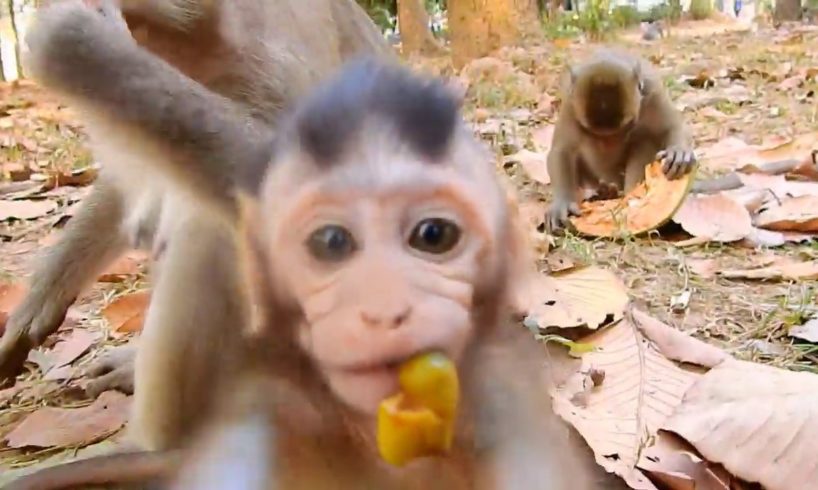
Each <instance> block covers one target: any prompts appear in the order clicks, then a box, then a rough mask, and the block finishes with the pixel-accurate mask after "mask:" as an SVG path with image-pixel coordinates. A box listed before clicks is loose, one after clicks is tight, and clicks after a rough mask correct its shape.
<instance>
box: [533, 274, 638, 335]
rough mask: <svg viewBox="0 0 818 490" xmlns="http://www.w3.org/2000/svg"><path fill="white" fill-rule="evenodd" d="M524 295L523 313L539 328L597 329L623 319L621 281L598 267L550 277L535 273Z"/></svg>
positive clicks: (624, 300) (625, 300) (624, 295)
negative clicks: (583, 327)
mask: <svg viewBox="0 0 818 490" xmlns="http://www.w3.org/2000/svg"><path fill="white" fill-rule="evenodd" d="M524 294H525V295H526V298H525V299H523V300H522V301H523V303H522V304H523V307H522V310H523V311H522V313H523V314H527V315H528V317H529V320H528V321H532V322H534V323H536V324H537V325H538V326H539V327H540V328H541V329H547V328H549V327H560V328H568V327H580V326H586V327H588V328H592V329H593V328H597V327H599V326H600V325H604V324H606V323H609V322H611V321H615V320H617V319H619V318H622V315H623V312H624V309H625V306H626V305H627V304H628V292H627V289H626V288H625V285H624V284H623V283H622V280H620V279H619V277H617V276H616V274H614V273H613V272H611V271H608V270H606V269H601V268H599V267H581V268H576V269H571V270H570V271H568V272H565V273H561V274H554V275H552V276H546V275H544V274H538V275H537V276H536V277H535V278H533V280H532V283H531V285H530V288H528V290H527V291H525V293H524Z"/></svg>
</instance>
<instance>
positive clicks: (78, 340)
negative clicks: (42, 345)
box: [29, 328, 97, 374]
mask: <svg viewBox="0 0 818 490" xmlns="http://www.w3.org/2000/svg"><path fill="white" fill-rule="evenodd" d="M96 340H97V336H96V335H95V334H94V333H92V332H89V331H88V330H85V329H81V328H75V329H73V330H71V333H69V334H68V335H67V336H66V337H65V338H63V339H61V340H59V341H58V342H57V344H56V345H55V346H54V347H53V348H51V349H49V350H46V351H42V350H34V351H31V352H30V353H29V358H30V360H32V361H34V362H35V363H36V364H37V365H38V366H39V367H40V370H41V371H42V372H43V374H48V373H49V372H50V371H51V370H53V369H57V368H60V367H63V366H65V365H67V364H70V363H72V362H74V360H75V359H77V358H78V357H80V356H81V355H83V354H85V352H86V351H88V349H89V348H90V347H91V346H92V345H94V342H96Z"/></svg>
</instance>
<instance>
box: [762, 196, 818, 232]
mask: <svg viewBox="0 0 818 490" xmlns="http://www.w3.org/2000/svg"><path fill="white" fill-rule="evenodd" d="M754 221H755V224H756V226H759V227H761V228H766V229H768V230H778V231H800V232H811V233H816V232H818V195H815V196H800V197H793V198H789V199H784V200H783V201H781V202H780V204H777V205H770V206H768V207H767V208H766V209H764V210H762V211H761V212H760V213H758V215H756V217H755V219H754Z"/></svg>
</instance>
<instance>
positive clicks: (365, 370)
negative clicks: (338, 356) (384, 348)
mask: <svg viewBox="0 0 818 490" xmlns="http://www.w3.org/2000/svg"><path fill="white" fill-rule="evenodd" d="M431 352H440V350H439V349H425V350H417V351H413V352H411V353H409V354H400V355H395V356H390V357H385V358H383V359H378V360H373V361H369V362H359V363H353V364H349V365H347V366H340V367H339V370H340V371H344V372H347V373H349V374H356V375H365V374H383V373H390V374H395V375H397V373H398V370H399V369H400V367H401V365H403V364H404V363H406V362H407V361H409V360H410V359H413V358H415V357H419V356H422V355H424V354H429V353H431Z"/></svg>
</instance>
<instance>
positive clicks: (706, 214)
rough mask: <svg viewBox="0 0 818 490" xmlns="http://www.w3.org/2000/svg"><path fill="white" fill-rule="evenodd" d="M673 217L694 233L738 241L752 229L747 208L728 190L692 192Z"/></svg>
mask: <svg viewBox="0 0 818 490" xmlns="http://www.w3.org/2000/svg"><path fill="white" fill-rule="evenodd" d="M673 221H675V222H676V223H679V224H680V225H681V226H682V228H684V230H685V231H686V232H688V233H690V234H691V235H693V236H694V237H702V238H707V239H708V240H711V241H714V242H734V241H737V240H741V239H742V238H744V237H746V236H747V235H749V234H750V233H751V232H752V229H753V224H752V221H751V220H750V213H749V212H747V208H745V207H744V206H742V205H741V204H739V203H737V202H736V201H734V200H732V199H730V198H729V197H727V196H725V195H724V194H713V195H696V196H688V197H687V199H686V200H685V202H684V204H682V207H681V208H679V210H678V211H677V212H676V215H675V216H673Z"/></svg>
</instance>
